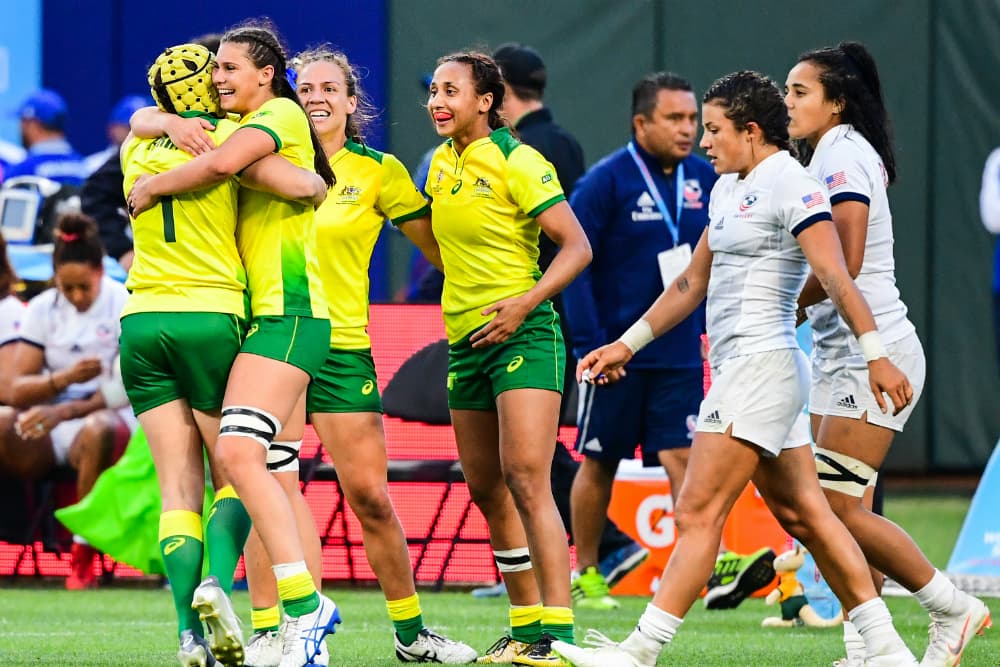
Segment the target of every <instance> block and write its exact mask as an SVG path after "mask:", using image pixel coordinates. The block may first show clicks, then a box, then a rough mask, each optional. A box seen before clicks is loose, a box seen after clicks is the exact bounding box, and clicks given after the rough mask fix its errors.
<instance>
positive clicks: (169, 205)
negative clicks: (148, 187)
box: [160, 195, 177, 243]
mask: <svg viewBox="0 0 1000 667" xmlns="http://www.w3.org/2000/svg"><path fill="white" fill-rule="evenodd" d="M160 208H161V210H162V211H163V240H164V241H166V242H167V243H175V242H176V241H177V234H176V232H175V230H174V198H173V197H171V196H169V195H167V196H166V197H162V198H161V199H160Z"/></svg>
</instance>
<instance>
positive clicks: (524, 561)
mask: <svg viewBox="0 0 1000 667" xmlns="http://www.w3.org/2000/svg"><path fill="white" fill-rule="evenodd" d="M493 558H494V560H496V562H497V569H498V570H500V572H524V571H525V570H530V569H531V555H530V554H529V553H528V547H519V548H517V549H505V550H503V551H494V552H493Z"/></svg>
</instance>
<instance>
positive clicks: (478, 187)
mask: <svg viewBox="0 0 1000 667" xmlns="http://www.w3.org/2000/svg"><path fill="white" fill-rule="evenodd" d="M472 196H473V197H485V198H487V199H493V188H491V187H490V182H489V181H488V180H486V179H485V178H482V177H479V178H477V179H476V184H475V185H474V186H473V190H472Z"/></svg>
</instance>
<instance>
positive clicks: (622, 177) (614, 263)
mask: <svg viewBox="0 0 1000 667" xmlns="http://www.w3.org/2000/svg"><path fill="white" fill-rule="evenodd" d="M635 148H636V151H637V153H638V154H639V155H640V157H641V158H642V159H643V160H644V161H645V163H646V165H647V166H648V168H649V171H650V174H651V175H652V177H653V181H654V183H655V185H656V187H657V188H658V189H659V191H660V196H661V197H662V198H663V201H664V203H665V204H666V206H667V210H668V211H669V213H670V215H671V216H673V218H674V221H675V222H676V220H677V211H676V210H675V209H676V207H677V190H676V183H677V180H676V178H677V171H678V170H677V169H675V170H674V172H673V173H672V174H665V173H663V168H662V167H661V165H660V163H659V161H658V160H657V159H656V158H655V157H653V156H652V155H650V154H649V153H646V152H645V151H644V150H642V148H641V147H640V146H639V145H638V143H636V144H635ZM682 164H683V165H684V184H683V205H682V206H681V212H680V213H681V215H680V243H681V244H684V243H689V244H691V250H694V248H695V246H697V245H698V240H699V239H700V238H701V234H702V232H703V231H704V229H705V227H706V226H707V225H708V197H709V194H710V193H711V191H712V186H714V185H715V181H716V180H717V179H718V176H717V175H716V174H715V170H714V169H713V168H712V166H711V165H710V164H709V163H708V162H706V161H705V160H703V159H702V158H700V157H697V156H694V155H690V156H688V157H687V158H685V159H684V160H683V162H682ZM570 205H571V206H572V207H573V211H574V212H575V213H576V217H577V218H579V220H580V224H581V225H582V226H583V229H584V231H585V232H586V233H587V238H588V239H589V240H590V245H591V247H592V248H593V250H594V259H593V262H591V264H590V266H589V267H587V268H586V269H584V271H583V272H582V273H581V274H580V275H579V276H578V277H577V278H576V280H574V281H573V282H572V283H571V284H570V286H569V287H567V288H566V290H565V291H564V292H563V303H564V305H565V309H566V316H567V319H568V320H569V325H570V330H571V331H572V334H573V351H574V353H575V354H576V356H577V358H581V357H583V355H585V354H586V353H587V352H589V351H590V350H593V349H594V348H595V347H599V346H601V345H604V344H605V343H609V342H611V341H613V340H615V339H616V338H618V336H620V335H621V334H622V333H623V332H624V331H625V330H626V329H627V328H628V327H629V326H631V325H632V323H633V322H635V321H636V320H637V319H638V318H639V317H641V316H642V314H643V313H644V312H646V310H647V309H648V308H649V307H650V306H651V305H652V304H653V301H655V300H656V298H657V297H658V296H659V295H660V293H661V292H663V281H662V279H661V278H660V268H659V263H658V262H657V259H656V256H657V255H658V254H659V253H660V252H662V251H664V250H667V249H669V248H671V247H673V239H672V238H671V235H670V232H669V231H668V229H667V225H666V222H665V221H664V220H663V216H662V215H661V214H660V212H659V209H658V208H657V207H656V204H655V203H654V202H653V200H652V198H651V196H650V193H648V192H646V183H645V181H644V180H643V178H642V174H641V173H640V172H639V169H638V167H637V166H636V164H635V162H634V161H633V160H632V156H631V155H630V154H629V152H628V150H627V148H624V147H623V148H621V149H619V150H617V151H615V152H614V153H612V154H611V155H608V156H607V157H605V158H603V159H602V160H601V161H600V162H598V163H597V164H595V165H594V166H593V167H592V168H591V169H590V171H588V172H587V173H586V174H585V175H584V177H583V178H582V179H580V181H579V182H577V184H576V189H575V191H574V193H573V197H572V198H571V200H570ZM704 331H705V306H704V304H702V305H700V306H699V307H698V309H697V310H696V311H695V312H694V313H692V314H691V316H690V317H688V318H687V319H686V320H684V321H683V322H681V323H680V324H678V325H677V326H676V327H675V328H674V329H672V330H671V331H670V332H668V333H666V334H664V335H663V336H660V337H659V338H657V339H656V340H655V341H653V342H652V343H650V344H649V346H647V347H646V348H645V349H643V350H641V351H640V352H639V354H637V355H636V356H635V358H634V359H633V360H632V361H631V362H629V366H630V367H632V368H698V367H700V366H701V363H702V359H701V348H700V340H699V337H700V335H701V334H702V333H704Z"/></svg>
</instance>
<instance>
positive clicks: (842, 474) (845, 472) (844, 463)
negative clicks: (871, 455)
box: [815, 448, 877, 498]
mask: <svg viewBox="0 0 1000 667" xmlns="http://www.w3.org/2000/svg"><path fill="white" fill-rule="evenodd" d="M815 456H816V472H817V473H818V474H819V485H820V486H821V487H823V488H824V489H830V490H831V491H837V492H839V493H843V494H845V495H848V496H854V497H855V498H860V497H862V496H863V495H865V489H866V488H867V487H868V484H869V482H870V481H871V480H872V478H873V477H874V476H875V474H876V472H877V471H876V470H875V468H873V467H871V466H870V465H868V464H867V463H865V462H863V461H859V460H857V459H856V458H853V457H851V456H847V455H846V454H840V453H838V452H833V451H830V450H829V449H821V448H816V452H815Z"/></svg>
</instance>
